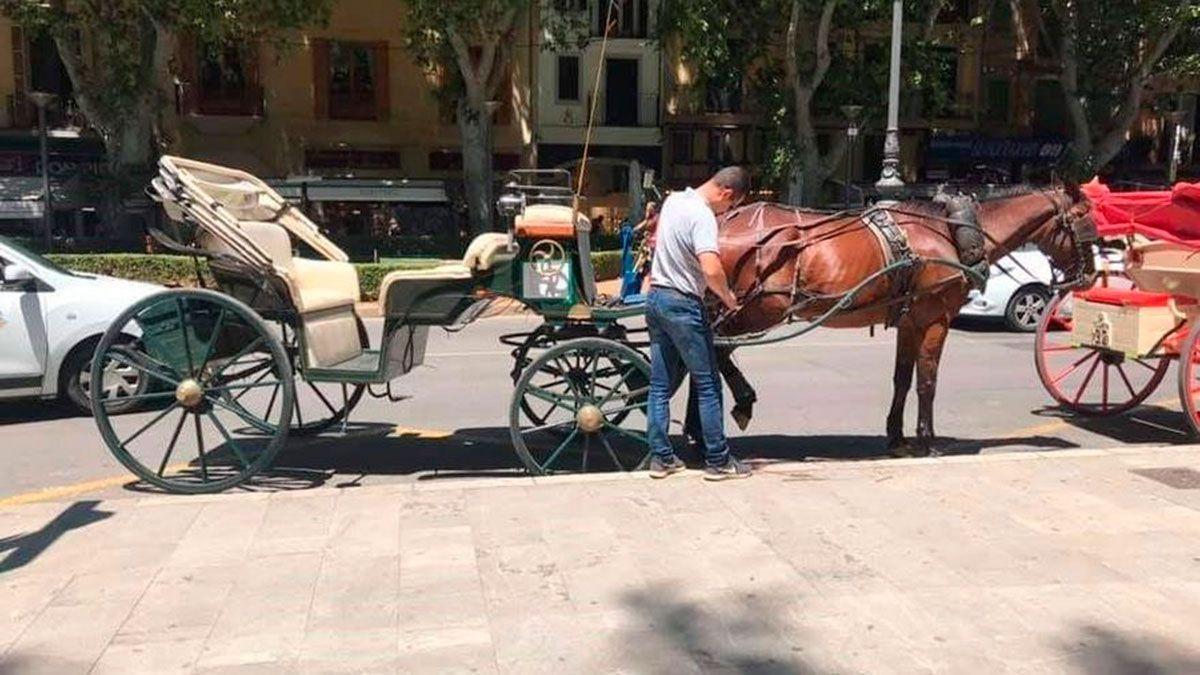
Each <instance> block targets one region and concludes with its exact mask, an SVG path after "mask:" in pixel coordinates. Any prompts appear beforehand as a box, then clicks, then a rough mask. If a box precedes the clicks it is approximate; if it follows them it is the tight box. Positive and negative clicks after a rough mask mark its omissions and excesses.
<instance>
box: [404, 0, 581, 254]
mask: <svg viewBox="0 0 1200 675" xmlns="http://www.w3.org/2000/svg"><path fill="white" fill-rule="evenodd" d="M401 1H402V2H403V4H404V6H405V7H406V8H407V10H408V14H407V16H406V17H405V25H404V31H405V37H406V44H407V47H408V50H409V52H410V53H411V54H412V56H413V59H414V60H415V61H416V63H417V65H419V66H421V67H422V68H423V69H424V70H425V71H426V72H428V73H430V74H431V75H433V76H434V79H435V81H437V82H439V85H438V87H437V89H436V92H435V93H436V95H437V96H438V97H439V98H440V99H442V100H444V101H447V102H453V103H454V104H455V106H456V112H457V118H458V125H459V130H460V131H461V133H462V143H463V180H464V189H465V190H464V191H465V192H466V198H467V211H468V219H469V221H470V224H471V231H472V232H476V233H478V232H483V231H486V230H488V229H490V227H491V217H490V216H491V212H492V181H493V168H492V122H493V121H492V114H493V112H494V107H495V106H494V105H492V102H494V101H495V100H496V99H497V98H498V94H499V91H500V88H501V87H502V86H506V85H508V86H511V83H510V82H508V81H507V80H506V78H507V77H508V76H509V74H510V72H511V71H510V70H509V66H510V64H511V63H512V59H513V49H514V47H515V43H516V31H517V26H518V21H519V20H520V18H521V17H522V16H524V15H525V13H526V12H530V11H534V10H535V9H540V10H541V11H540V12H539V18H540V20H541V21H540V23H541V30H542V32H543V35H544V38H545V42H544V45H545V47H546V48H548V49H554V48H556V47H558V46H560V45H561V44H563V43H564V42H568V41H573V40H574V41H577V40H579V39H582V37H583V36H584V35H585V33H584V32H583V30H584V27H585V26H586V23H585V22H586V12H577V11H572V10H571V6H572V5H573V4H574V3H563V2H553V1H552V0H401ZM585 6H586V3H585ZM529 39H533V37H530V38H529Z"/></svg>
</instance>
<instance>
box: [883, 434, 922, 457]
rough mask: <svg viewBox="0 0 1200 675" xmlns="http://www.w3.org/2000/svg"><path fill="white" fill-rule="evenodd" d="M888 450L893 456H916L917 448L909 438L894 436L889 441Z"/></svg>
mask: <svg viewBox="0 0 1200 675" xmlns="http://www.w3.org/2000/svg"><path fill="white" fill-rule="evenodd" d="M887 450H888V452H889V453H891V455H892V456H893V457H914V456H915V453H916V451H917V448H916V447H915V446H914V445H913V444H912V443H909V442H908V439H907V438H894V439H892V440H890V441H888V446H887Z"/></svg>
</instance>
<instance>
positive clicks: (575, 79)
mask: <svg viewBox="0 0 1200 675" xmlns="http://www.w3.org/2000/svg"><path fill="white" fill-rule="evenodd" d="M558 100H560V101H578V100H579V57H578V56H560V57H558Z"/></svg>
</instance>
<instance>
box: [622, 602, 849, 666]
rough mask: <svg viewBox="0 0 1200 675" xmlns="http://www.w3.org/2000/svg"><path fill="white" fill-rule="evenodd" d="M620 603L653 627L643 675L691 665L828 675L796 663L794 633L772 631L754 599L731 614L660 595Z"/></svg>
mask: <svg viewBox="0 0 1200 675" xmlns="http://www.w3.org/2000/svg"><path fill="white" fill-rule="evenodd" d="M624 602H625V604H626V606H627V607H628V608H629V609H630V610H632V611H633V612H636V613H637V614H638V615H639V617H641V618H642V619H644V620H645V621H646V623H648V624H650V625H653V626H654V633H653V636H654V642H653V643H651V644H646V645H644V648H645V650H646V651H647V653H650V654H655V655H657V657H656V659H655V663H653V664H646V665H648V666H649V668H648V669H647V670H644V671H642V672H652V673H653V672H658V673H664V674H666V673H674V672H683V671H687V670H690V669H689V668H687V667H685V666H681V665H680V664H679V662H680V661H683V662H687V661H691V662H693V663H695V664H696V666H697V667H698V668H699V670H700V671H701V672H728V673H763V674H776V675H792V674H793V673H816V672H829V670H828V668H821V667H820V666H819V665H818V664H812V663H806V662H805V661H802V660H801V659H800V658H798V657H797V655H796V652H797V651H799V650H800V649H801V648H800V647H799V646H797V645H796V644H794V643H795V642H796V640H797V637H798V636H797V635H796V634H795V632H796V631H794V630H792V631H789V632H788V634H787V635H784V634H783V632H781V630H780V629H779V628H777V627H775V626H773V625H771V624H770V623H769V619H770V617H771V616H773V614H774V610H772V609H771V608H769V607H766V606H764V605H765V603H762V602H760V601H757V600H755V598H747V599H746V600H745V602H744V606H739V607H736V608H731V607H729V606H728V605H713V604H708V605H703V604H700V603H696V602H692V601H689V600H686V599H683V598H680V597H677V596H676V595H675V594H674V593H672V592H671V591H670V590H663V591H654V592H648V591H636V592H632V593H629V594H627V595H626V596H625V597H624ZM739 604H742V603H739ZM731 609H733V610H734V611H730V610H731ZM657 663H661V664H662V665H657ZM656 665H657V667H656Z"/></svg>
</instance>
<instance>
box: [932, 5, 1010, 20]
mask: <svg viewBox="0 0 1200 675" xmlns="http://www.w3.org/2000/svg"><path fill="white" fill-rule="evenodd" d="M996 4H998V5H1007V4H1008V3H1007V2H998V3H996ZM971 19H972V15H971V0H950V1H949V2H945V1H944V0H943V2H942V11H940V12H938V16H937V20H938V23H966V22H968V21H970V20H971Z"/></svg>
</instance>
